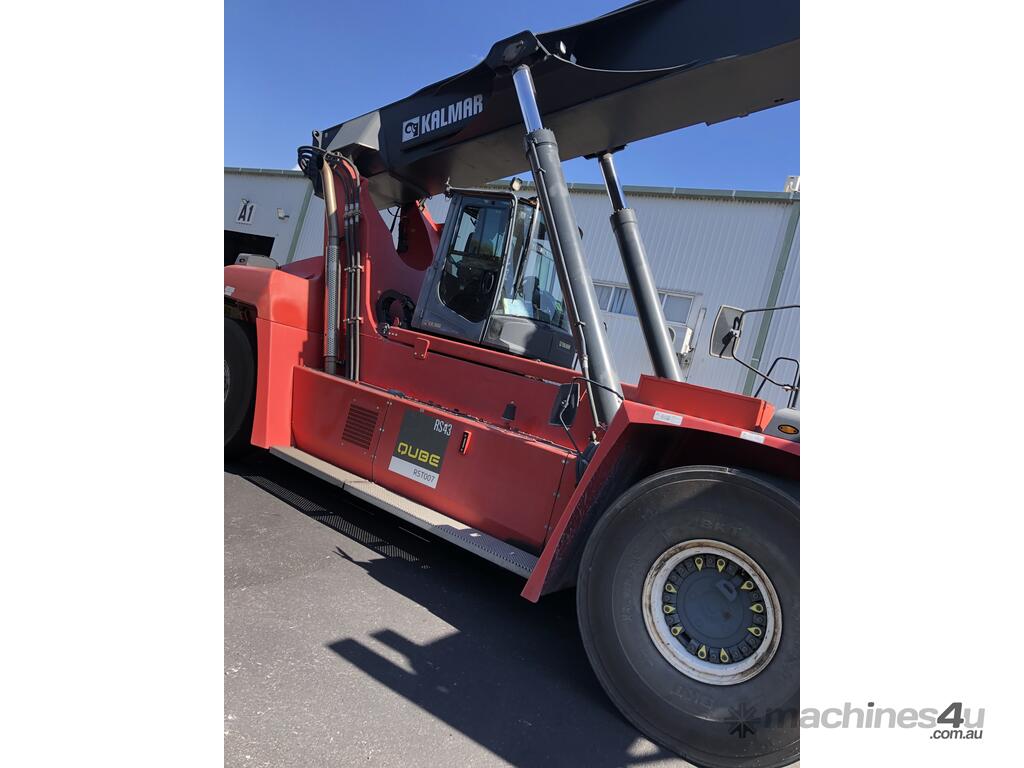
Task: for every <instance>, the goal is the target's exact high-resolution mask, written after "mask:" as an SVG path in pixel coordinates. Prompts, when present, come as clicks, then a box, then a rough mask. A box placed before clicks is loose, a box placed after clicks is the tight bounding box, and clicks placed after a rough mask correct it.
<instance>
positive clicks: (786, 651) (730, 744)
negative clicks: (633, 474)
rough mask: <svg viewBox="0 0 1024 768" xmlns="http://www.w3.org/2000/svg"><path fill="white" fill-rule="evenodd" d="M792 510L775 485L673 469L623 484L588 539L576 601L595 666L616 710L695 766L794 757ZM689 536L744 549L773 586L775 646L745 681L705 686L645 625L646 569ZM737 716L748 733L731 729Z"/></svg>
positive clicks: (718, 767)
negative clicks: (777, 624)
mask: <svg viewBox="0 0 1024 768" xmlns="http://www.w3.org/2000/svg"><path fill="white" fill-rule="evenodd" d="M799 516H800V513H799V501H798V498H797V496H796V494H795V493H794V492H793V489H792V487H791V486H789V485H787V484H785V483H782V482H777V481H774V480H772V479H771V478H768V477H766V476H762V475H759V474H755V473H752V472H746V471H743V470H736V469H730V468H727V467H710V466H699V467H681V468H677V469H671V470H668V471H665V472H661V473H659V474H657V475H653V476H652V477H649V478H647V479H645V480H643V481H641V482H640V483H638V484H636V485H635V486H633V487H632V488H630V489H629V490H628V491H626V493H624V494H623V495H622V496H620V497H619V498H618V499H617V500H616V501H615V502H614V503H613V504H612V505H611V507H609V509H608V510H607V511H606V512H605V514H604V515H603V516H602V517H601V519H600V520H599V521H598V523H597V525H596V526H595V528H594V531H593V533H592V534H591V536H590V538H589V540H588V541H587V545H586V548H585V550H584V553H583V558H582V560H581V562H580V570H579V577H578V581H577V592H576V607H577V614H578V617H579V623H580V633H581V635H582V638H583V645H584V647H585V648H586V652H587V656H588V657H589V658H590V663H591V665H592V666H593V668H594V672H595V674H596V675H597V678H598V680H599V681H600V682H601V685H602V687H603V688H604V690H605V692H606V693H607V694H608V696H609V697H610V698H611V700H612V701H613V702H614V703H615V705H616V706H617V707H618V708H619V710H620V711H621V712H622V714H623V715H624V716H625V717H626V719H628V720H629V721H630V722H632V723H633V725H635V726H636V727H637V728H638V729H639V730H640V731H641V732H642V733H644V734H645V735H646V736H647V737H648V738H650V739H651V740H652V741H655V742H657V743H658V744H661V745H662V746H664V747H666V748H668V749H671V750H672V751H674V752H676V753H677V754H679V755H680V756H682V757H684V758H686V759H687V760H689V761H691V762H693V763H695V764H696V765H699V766H706V767H708V768H737V767H738V766H759V767H766V768H767V767H769V766H784V765H789V764H791V763H793V762H795V761H796V760H797V759H799V754H800V734H799V723H798V719H797V716H798V714H799V710H800V654H799V651H800V592H799V590H800V532H799ZM692 539H711V540H716V541H721V542H725V543H726V544H730V545H732V546H734V547H736V548H738V549H740V550H742V551H743V552H745V553H747V554H748V555H749V556H750V557H752V558H753V559H754V560H755V561H756V562H757V563H758V564H759V565H760V566H761V568H762V569H763V570H764V571H765V572H766V573H767V574H768V577H769V579H771V581H772V584H773V585H774V587H775V590H776V593H777V595H778V598H779V603H780V607H781V611H782V635H781V640H780V644H779V647H778V649H777V650H776V652H775V655H774V657H773V658H772V660H771V661H770V662H769V663H768V665H767V666H766V667H765V668H764V670H762V671H761V672H760V673H759V674H757V675H756V676H754V677H753V678H751V679H750V680H747V681H745V682H742V683H739V684H736V685H710V684H707V683H702V682H698V681H696V680H694V679H692V678H690V677H687V676H686V675H684V674H683V673H682V672H680V671H679V670H677V669H676V668H675V667H673V666H672V665H671V664H669V662H668V661H667V660H666V659H665V658H664V657H663V656H662V655H661V654H660V653H659V651H658V649H657V648H656V647H655V645H654V642H653V641H652V639H651V637H650V635H649V634H648V632H647V628H646V626H645V624H644V617H643V608H642V600H643V597H642V596H643V585H644V581H645V579H646V578H647V574H648V572H649V571H650V569H651V567H652V566H653V564H654V562H655V561H656V560H657V559H658V557H660V556H661V554H662V553H663V552H665V551H666V550H668V549H669V548H670V547H672V546H674V545H676V544H679V543H681V542H684V541H689V540H692ZM741 706H742V707H743V708H744V709H743V710H742V712H743V713H744V714H743V715H742V716H740V715H738V714H737V713H738V712H740V711H741V710H740V707H741ZM768 713H771V715H772V717H771V719H769V720H768V721H765V720H764V717H765V715H766V714H768ZM739 719H742V720H744V721H748V722H749V725H750V726H751V727H752V728H753V729H754V732H753V733H750V732H749V731H748V730H747V729H739V728H737V727H736V725H737V720H739ZM740 733H743V734H744V735H743V736H742V737H740Z"/></svg>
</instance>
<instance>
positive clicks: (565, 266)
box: [512, 64, 622, 425]
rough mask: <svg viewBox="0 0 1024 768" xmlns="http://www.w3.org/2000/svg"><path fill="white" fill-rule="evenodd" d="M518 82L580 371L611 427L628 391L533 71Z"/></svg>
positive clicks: (517, 76)
mask: <svg viewBox="0 0 1024 768" xmlns="http://www.w3.org/2000/svg"><path fill="white" fill-rule="evenodd" d="M512 80H513V82H514V84H515V89H516V95H517V96H518V98H519V108H520V110H521V111H522V113H523V122H524V123H525V124H526V131H527V133H526V155H527V158H528V159H529V161H530V169H531V170H532V171H533V180H534V183H535V184H536V185H537V197H538V198H539V200H540V207H541V211H542V212H543V213H544V221H545V222H546V223H547V227H548V234H549V237H550V238H551V247H552V250H553V251H554V257H555V269H556V271H557V272H558V281H559V284H560V285H561V288H562V293H563V294H564V295H565V303H566V310H567V312H568V315H569V323H570V326H571V327H572V334H573V338H574V339H575V341H576V349H577V351H578V353H579V358H580V368H581V370H582V371H583V376H584V377H585V378H586V379H587V382H586V384H587V388H588V390H589V393H590V400H591V403H592V404H593V407H594V410H595V417H596V419H597V421H598V423H600V424H605V425H607V424H610V423H611V420H612V418H613V417H614V416H615V414H616V412H617V411H618V409H619V405H620V403H621V402H622V386H621V385H620V384H619V375H618V373H617V372H616V370H615V363H614V362H612V356H611V352H610V351H609V350H608V341H607V339H606V338H605V334H604V329H603V327H602V325H601V317H600V315H599V314H598V309H597V296H596V294H595V292H594V283H593V281H592V280H591V279H590V270H589V269H588V268H587V263H586V261H585V260H584V258H583V242H582V240H581V238H580V229H579V226H578V225H577V223H576V213H575V212H574V211H573V208H572V202H571V201H570V199H569V188H568V186H567V185H566V183H565V176H564V175H563V174H562V162H561V160H560V159H559V157H558V144H557V142H556V141H555V134H554V132H553V131H551V130H548V129H547V128H545V127H544V126H543V124H542V123H541V117H540V109H539V108H538V107H537V95H536V93H535V92H534V88H533V78H532V77H531V75H530V67H529V65H527V64H520V65H519V66H517V67H516V68H515V70H514V72H513V74H512Z"/></svg>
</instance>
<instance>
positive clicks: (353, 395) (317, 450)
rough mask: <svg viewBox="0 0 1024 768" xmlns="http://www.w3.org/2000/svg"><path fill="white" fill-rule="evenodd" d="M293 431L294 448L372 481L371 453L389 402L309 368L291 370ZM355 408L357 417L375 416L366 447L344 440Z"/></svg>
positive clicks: (370, 390) (365, 388)
mask: <svg viewBox="0 0 1024 768" xmlns="http://www.w3.org/2000/svg"><path fill="white" fill-rule="evenodd" d="M294 376H295V386H294V388H293V390H292V414H293V415H292V429H293V432H294V435H295V440H294V444H295V446H296V447H297V448H301V449H302V450H303V451H306V452H307V453H311V454H313V455H314V456H317V457H319V458H321V459H323V460H324V461H328V462H330V463H331V464H334V465H335V466H337V467H341V468H342V469H347V470H348V471H349V472H354V473H355V474H357V475H359V476H361V477H365V478H367V479H369V480H372V479H373V477H372V471H373V453H374V451H375V450H376V449H377V442H378V441H379V439H380V427H381V425H382V424H383V422H384V414H385V413H386V412H387V408H388V399H387V398H386V397H385V396H384V395H383V394H382V393H380V392H378V391H376V390H373V389H370V388H369V387H363V386H360V385H358V384H355V383H353V382H351V381H348V380H346V379H340V378H338V377H337V376H329V375H327V374H325V373H322V372H320V371H315V370H312V369H309V368H296V369H294ZM353 406H355V407H356V408H357V409H362V411H357V413H362V412H372V413H374V414H376V420H375V423H374V429H373V434H372V436H371V439H370V440H369V445H365V444H360V442H362V441H359V440H358V438H357V439H352V437H353V436H350V437H349V439H346V436H345V427H346V423H347V421H348V418H349V416H350V414H351V409H352V407H353Z"/></svg>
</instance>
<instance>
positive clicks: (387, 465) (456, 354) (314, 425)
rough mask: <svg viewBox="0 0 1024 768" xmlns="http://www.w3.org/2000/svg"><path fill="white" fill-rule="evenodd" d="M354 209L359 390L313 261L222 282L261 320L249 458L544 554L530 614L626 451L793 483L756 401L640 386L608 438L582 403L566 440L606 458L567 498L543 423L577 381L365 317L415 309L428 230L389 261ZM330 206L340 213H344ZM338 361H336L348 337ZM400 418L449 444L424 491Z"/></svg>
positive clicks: (565, 478) (531, 591)
mask: <svg viewBox="0 0 1024 768" xmlns="http://www.w3.org/2000/svg"><path fill="white" fill-rule="evenodd" d="M338 186H339V188H343V186H342V185H340V184H339V185H338ZM360 199H361V205H362V208H363V211H364V214H363V217H362V224H361V226H360V228H359V236H358V244H359V248H360V252H361V255H362V261H363V280H362V286H363V290H362V296H361V302H360V303H361V307H360V315H361V319H362V322H361V324H360V326H361V334H360V338H361V348H362V352H361V370H360V382H359V383H356V382H352V381H349V380H347V379H344V378H341V377H335V376H328V375H326V374H324V373H322V372H321V371H320V370H318V369H319V368H321V363H322V359H323V357H322V355H323V318H324V315H323V313H324V302H323V298H322V294H323V279H322V259H318V260H316V261H314V260H308V261H307V262H302V263H298V264H295V265H290V266H289V268H288V269H287V270H274V271H271V270H265V269H258V268H253V267H238V266H232V267H227V268H225V284H226V285H225V296H226V297H227V298H228V299H230V300H231V301H234V302H237V303H239V304H243V305H246V306H248V307H251V308H253V310H254V312H255V314H256V316H257V317H256V333H257V341H258V382H257V397H256V416H255V419H254V426H253V437H252V441H253V443H254V444H256V445H259V446H262V447H269V446H272V445H295V446H297V447H298V448H300V449H302V450H304V451H306V452H308V453H311V454H313V455H315V456H318V457H320V458H322V459H324V460H326V461H328V462H330V463H332V464H334V465H336V466H339V467H342V468H344V469H347V470H349V471H351V472H353V473H355V474H357V475H359V476H361V477H365V478H368V479H372V480H373V481H374V482H376V483H378V484H380V485H382V486H384V487H386V488H388V489H390V490H392V491H394V492H396V493H398V494H401V495H402V496H405V497H407V498H410V499H412V500H414V501H417V502H419V503H421V504H424V505H426V506H428V507H431V508H433V509H436V510H438V511H440V512H442V513H444V514H446V515H448V516H450V517H452V518H455V519H457V520H459V521H461V522H463V523H466V524H468V525H471V526H473V527H475V528H478V529H480V530H482V531H484V532H486V533H489V534H491V535H493V536H496V537H498V538H501V539H503V540H505V541H507V542H509V543H513V544H515V545H517V546H519V547H521V548H523V549H526V550H528V551H531V552H534V553H538V554H539V555H540V559H539V562H538V564H537V567H536V568H535V569H534V571H533V573H532V575H531V576H530V578H529V580H528V581H527V584H526V586H525V588H524V590H523V595H524V597H527V598H528V599H531V600H536V599H538V598H539V597H540V595H542V594H543V593H544V592H545V591H547V590H548V589H550V588H552V585H551V584H549V581H550V579H549V576H550V575H551V574H552V573H553V572H554V571H557V570H558V568H560V567H562V565H563V564H564V561H565V560H566V558H567V553H568V552H569V551H570V545H572V544H573V542H574V537H575V535H576V533H577V532H579V531H581V530H583V529H584V522H585V521H587V520H588V519H591V516H592V515H594V514H598V513H600V511H601V509H595V502H596V501H597V500H598V497H599V494H600V492H601V488H602V487H603V486H604V485H605V484H606V481H607V480H608V479H609V477H610V476H613V475H614V473H615V471H616V470H615V467H616V466H617V463H616V462H617V460H618V459H619V458H620V457H621V456H623V455H627V456H628V455H632V454H628V453H625V452H626V451H627V450H631V451H635V450H639V451H644V450H645V448H646V447H647V445H648V443H646V442H645V440H646V439H647V438H648V437H650V436H652V435H662V436H667V437H672V436H681V437H688V436H691V435H696V436H700V435H705V436H707V439H708V440H714V441H716V443H715V445H716V446H717V448H716V450H718V452H719V455H722V454H723V449H722V445H723V442H724V444H725V445H726V446H727V450H725V454H727V455H730V456H731V455H733V453H735V455H742V456H743V457H745V459H744V460H745V461H746V462H747V464H748V465H753V466H760V465H763V467H765V468H767V469H768V471H774V469H777V468H781V470H780V471H785V472H788V473H789V474H790V476H792V475H793V471H792V468H793V466H795V465H794V462H793V460H794V457H796V456H798V455H799V451H800V446H799V444H796V443H792V442H789V441H786V440H782V439H779V438H775V437H770V436H768V435H764V434H762V433H761V432H760V431H759V430H760V429H762V428H764V426H765V425H767V423H768V422H769V420H770V418H771V415H772V407H771V406H770V405H768V404H767V403H765V402H764V401H762V400H758V399H755V398H751V397H744V396H742V395H734V394H730V393H726V392H719V391H717V390H711V389H706V388H703V387H696V386H693V385H689V384H684V383H679V382H672V381H666V380H662V379H657V378H654V377H650V376H643V377H641V380H640V383H639V385H638V386H630V385H625V386H624V387H623V390H624V392H625V394H626V397H627V400H626V402H624V403H623V407H622V408H621V409H620V410H619V413H618V414H617V416H616V417H615V419H614V420H613V422H612V424H611V425H609V427H608V429H607V431H606V432H605V431H604V430H602V429H596V430H595V426H594V423H593V421H592V416H591V412H590V409H589V407H588V404H587V403H586V400H584V402H583V403H581V405H580V408H579V409H578V411H577V415H576V420H575V423H574V424H573V427H572V435H573V438H574V441H575V443H576V444H577V445H578V446H580V447H583V446H584V445H586V443H587V440H588V436H589V434H590V433H591V432H592V431H596V432H597V434H598V437H599V438H600V446H599V448H598V450H597V452H596V454H595V455H594V457H593V458H592V460H591V462H590V464H589V466H588V468H587V471H586V473H585V474H584V476H583V477H582V479H581V481H580V482H579V483H578V484H577V483H576V455H575V451H574V450H572V441H570V439H569V438H568V436H567V435H566V434H565V432H564V430H563V429H562V427H561V426H558V425H554V426H553V425H551V424H550V423H549V420H550V415H551V410H552V407H553V404H554V402H555V396H556V392H557V388H558V385H559V384H560V383H565V382H569V381H571V380H572V379H573V377H575V376H578V375H579V374H578V372H576V371H573V370H569V369H566V368H560V367H557V366H553V365H549V364H546V363H542V362H538V361H534V360H526V359H523V358H519V357H515V356H512V355H508V354H505V353H502V352H498V351H496V350H490V349H486V348H484V347H478V346H474V345H470V344H465V343H461V342H458V341H453V340H450V339H444V338H440V337H437V336H433V335H431V334H429V333H425V332H422V331H418V330H412V329H407V328H398V327H394V326H388V327H384V326H379V325H378V321H377V318H376V316H375V310H376V307H375V305H376V302H377V299H378V298H379V297H380V295H381V294H382V293H384V292H385V291H399V292H401V293H404V294H406V295H408V296H409V297H410V298H412V299H413V300H414V301H415V300H416V299H418V297H419V290H420V286H421V285H422V281H423V278H424V275H425V271H424V270H425V268H426V266H428V262H427V260H426V259H425V258H424V257H423V253H425V252H426V251H427V249H431V250H432V249H434V248H436V245H437V236H438V230H437V227H436V225H434V223H433V221H431V220H430V218H429V215H427V214H426V212H425V211H421V210H419V209H418V208H416V209H414V210H409V209H407V210H406V211H404V215H405V217H406V218H407V221H406V222H405V224H406V227H407V229H406V237H407V241H408V245H409V250H408V251H407V253H406V254H404V257H402V256H399V255H398V254H397V253H396V251H395V248H394V245H393V242H392V237H391V233H390V232H389V231H388V227H387V225H385V223H384V221H383V219H382V218H381V217H380V216H379V215H377V214H375V213H374V212H373V210H374V209H373V205H372V201H371V200H370V196H369V193H368V192H367V188H366V184H365V182H364V183H363V184H362V188H361V193H360ZM338 202H339V209H343V207H344V202H345V201H344V200H342V199H339V201H338ZM342 295H344V292H343V293H342ZM343 311H344V310H343ZM342 327H344V326H343V324H342ZM382 331H383V334H382ZM339 348H340V349H344V348H345V346H344V343H343V339H339ZM509 403H514V404H515V406H516V409H515V414H516V415H515V419H514V420H506V419H505V418H504V413H505V412H506V406H508V404H509ZM410 414H412V415H410ZM407 417H408V419H409V420H410V422H415V423H418V424H420V425H423V424H427V423H428V422H429V423H434V424H438V423H440V424H441V428H443V429H442V431H443V430H448V431H449V432H450V438H449V439H448V442H447V444H446V445H447V447H446V448H445V449H444V452H443V462H442V463H441V464H440V465H439V466H440V467H441V468H440V469H439V470H438V471H437V472H436V473H435V474H434V476H433V477H432V482H433V485H430V484H425V483H424V482H423V480H422V477H420V479H419V480H417V479H414V477H416V474H415V473H412V474H410V473H409V472H408V471H405V473H404V474H403V471H404V470H403V469H402V467H403V465H402V464H401V463H400V462H399V463H397V464H396V463H393V459H395V458H396V456H398V454H399V453H400V452H401V451H403V450H407V449H408V450H410V451H420V450H421V449H420V448H418V447H417V446H416V445H415V443H416V440H415V439H412V440H410V439H409V437H408V429H409V427H408V426H403V425H405V424H406V419H407ZM433 437H435V438H436V435H434V436H433ZM723 438H724V440H723ZM400 444H405V445H404V447H403V446H402V445H400ZM680 444H681V445H683V446H684V447H685V449H686V450H684V451H683V454H684V455H682V456H681V457H680V458H679V460H680V461H682V462H683V463H689V464H698V463H702V461H703V459H702V456H701V454H700V446H701V445H702V444H704V443H702V442H701V441H700V440H696V441H695V440H689V441H687V440H684V441H682V442H681V443H680ZM728 446H732V447H733V449H734V450H733V449H729V448H728ZM687 451H688V453H687ZM730 451H732V453H730ZM428 454H429V455H434V454H430V452H429V451H428V452H427V453H426V454H424V455H428ZM403 455H406V454H403ZM417 455H419V454H417ZM669 458H670V459H671V460H675V458H676V457H675V456H674V455H673V456H671V457H669ZM428 474H429V473H428ZM553 569H554V570H553Z"/></svg>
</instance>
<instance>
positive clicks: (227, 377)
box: [224, 358, 231, 403]
mask: <svg viewBox="0 0 1024 768" xmlns="http://www.w3.org/2000/svg"><path fill="white" fill-rule="evenodd" d="M229 389H231V369H230V368H228V360H227V358H224V402H225V403H226V402H227V401H228V390H229Z"/></svg>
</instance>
